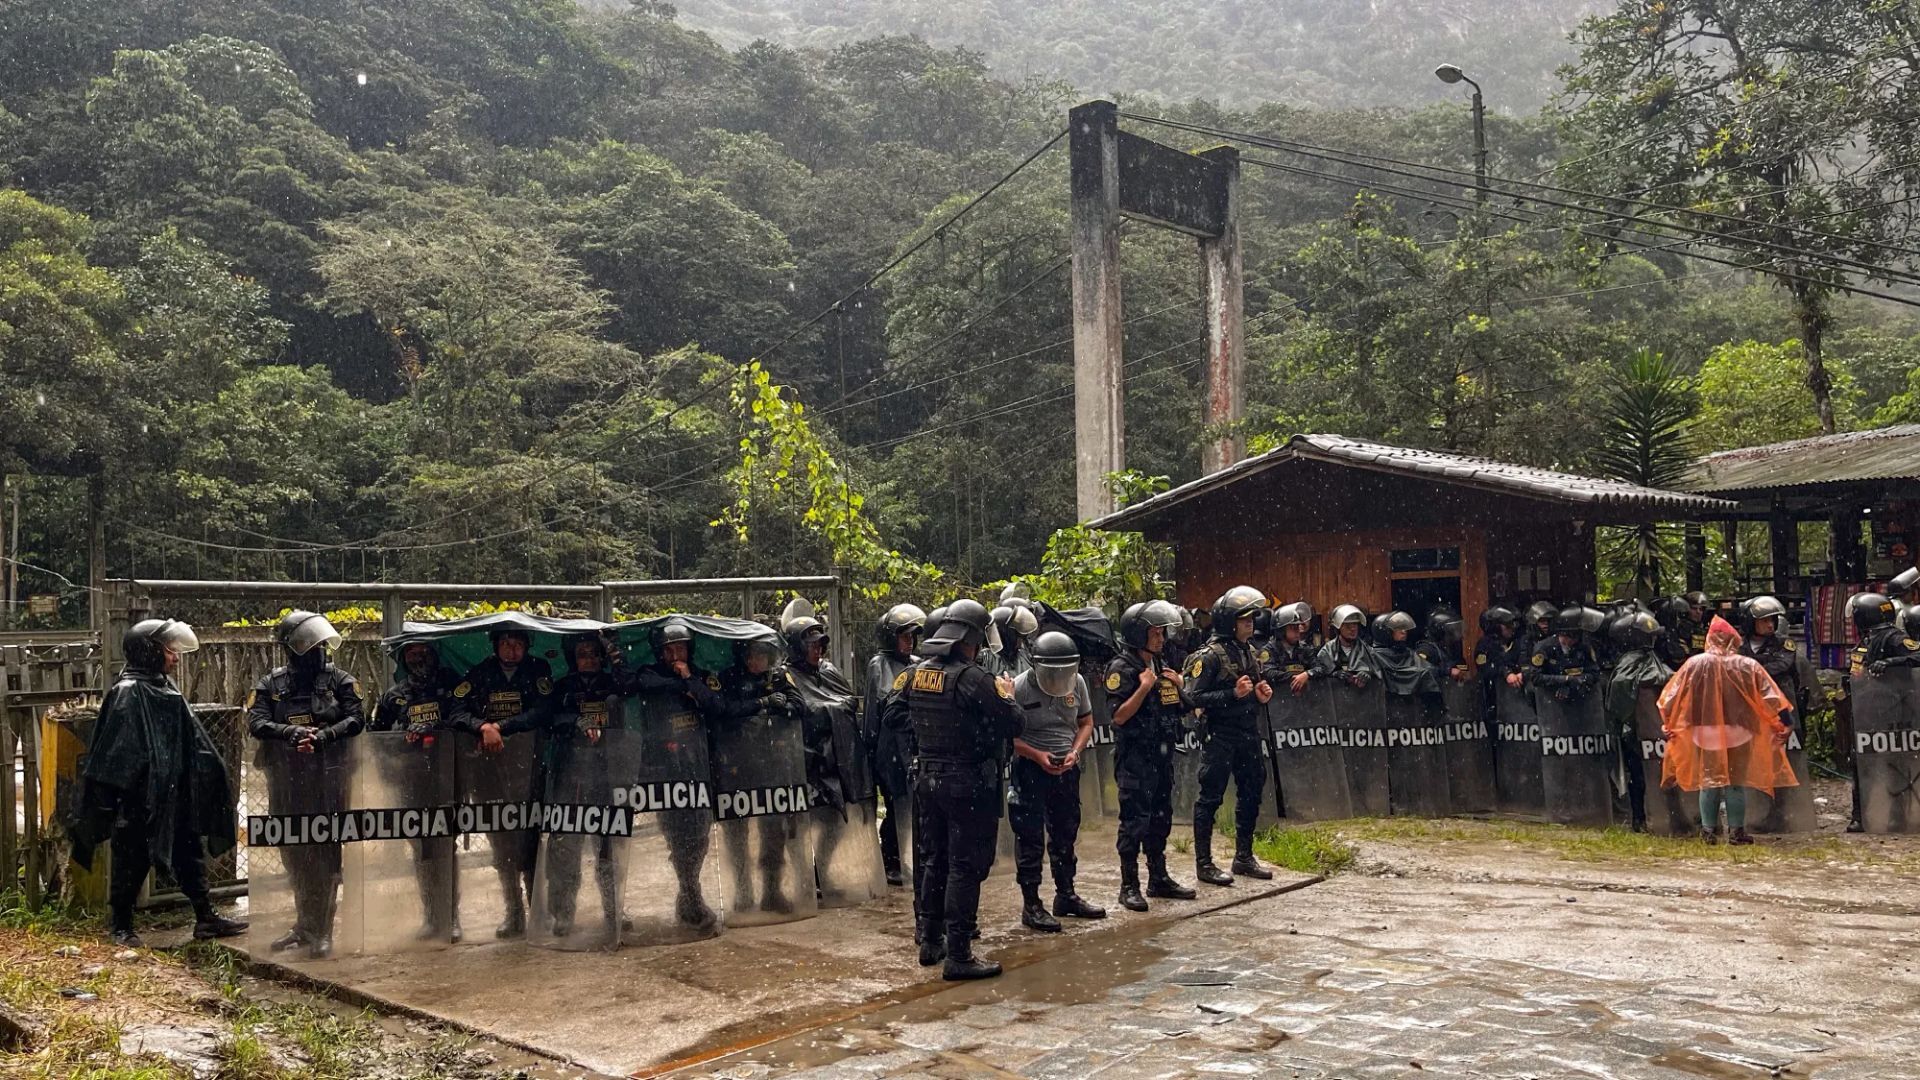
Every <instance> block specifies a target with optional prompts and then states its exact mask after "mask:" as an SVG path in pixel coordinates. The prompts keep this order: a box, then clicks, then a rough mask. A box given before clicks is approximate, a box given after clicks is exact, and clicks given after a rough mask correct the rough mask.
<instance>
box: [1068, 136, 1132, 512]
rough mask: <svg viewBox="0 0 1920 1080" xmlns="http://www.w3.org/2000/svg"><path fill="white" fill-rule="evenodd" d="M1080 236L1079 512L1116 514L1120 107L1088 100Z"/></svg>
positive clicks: (1121, 458) (1076, 163)
mask: <svg viewBox="0 0 1920 1080" xmlns="http://www.w3.org/2000/svg"><path fill="white" fill-rule="evenodd" d="M1067 124H1068V136H1067V140H1068V142H1067V145H1068V150H1069V157H1070V159H1071V164H1070V167H1069V171H1070V180H1069V183H1070V190H1071V210H1072V213H1071V216H1072V230H1073V431H1074V506H1075V509H1076V510H1077V511H1078V513H1079V515H1080V520H1082V521H1091V520H1092V519H1094V518H1097V517H1101V516H1102V515H1105V514H1109V513H1112V512H1113V509H1114V505H1113V493H1112V492H1110V491H1108V490H1107V483H1106V478H1107V474H1108V473H1115V472H1119V471H1120V470H1121V469H1124V468H1126V463H1127V442H1126V411H1125V410H1126V404H1125V397H1124V394H1125V386H1126V382H1125V376H1124V368H1123V365H1122V362H1121V349H1122V341H1123V339H1124V329H1123V326H1122V319H1121V315H1120V109H1119V107H1118V106H1116V105H1115V104H1114V103H1113V102H1111V101H1089V102H1087V103H1086V104H1084V105H1080V106H1077V107H1075V108H1074V109H1073V110H1072V111H1070V112H1069V113H1068V114H1067Z"/></svg>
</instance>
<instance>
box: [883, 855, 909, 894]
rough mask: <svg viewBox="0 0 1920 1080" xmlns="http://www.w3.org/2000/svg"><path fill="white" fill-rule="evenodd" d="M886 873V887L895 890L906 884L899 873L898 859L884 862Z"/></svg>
mask: <svg viewBox="0 0 1920 1080" xmlns="http://www.w3.org/2000/svg"><path fill="white" fill-rule="evenodd" d="M886 871H887V884H888V885H890V886H892V887H894V888H896V889H897V888H899V887H900V886H902V885H905V884H906V883H907V879H906V877H905V876H904V875H903V874H901V872H900V860H899V859H888V860H886Z"/></svg>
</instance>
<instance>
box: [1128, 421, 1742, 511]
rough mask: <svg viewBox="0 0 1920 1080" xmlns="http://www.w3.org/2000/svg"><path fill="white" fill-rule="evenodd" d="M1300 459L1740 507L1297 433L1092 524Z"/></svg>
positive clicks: (1647, 505)
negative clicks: (1265, 449) (1275, 445)
mask: <svg viewBox="0 0 1920 1080" xmlns="http://www.w3.org/2000/svg"><path fill="white" fill-rule="evenodd" d="M1299 460H1307V461H1326V462H1331V463H1334V464H1338V465H1349V466H1354V467H1357V468H1363V469H1372V470H1375V471H1378V472H1386V473H1393V474H1396V475H1400V476H1412V477H1425V478H1429V479H1432V480H1434V481H1437V482H1439V483H1443V484H1456V485H1460V486H1463V487H1475V488H1480V489H1483V490H1488V491H1495V492H1500V493H1504V494H1509V495H1519V496H1523V497H1527V498H1536V499H1546V500H1551V501H1554V502H1561V503H1569V504H1572V505H1576V506H1595V507H1606V508H1614V509H1623V510H1634V511H1647V510H1655V511H1662V512H1671V513H1674V514H1676V515H1680V516H1688V515H1693V514H1701V513H1713V512H1715V511H1729V510H1733V509H1735V504H1733V503H1731V502H1727V501H1726V500H1723V499H1716V498H1711V497H1709V496H1705V495H1700V494H1694V493H1688V492H1680V491H1665V490H1662V489H1660V488H1649V487H1640V486H1638V485H1636V484H1623V483H1620V482H1618V481H1614V480H1599V479H1596V478H1594V477H1591V476H1577V475H1575V474H1573V473H1563V472H1554V471H1553V470H1551V469H1536V468H1532V467H1530V466H1526V465H1513V464H1509V463H1508V462H1504V461H1494V460H1493V459H1491V458H1482V457H1471V456H1468V455H1465V454H1448V453H1444V452H1442V451H1438V450H1416V449H1413V448H1411V447H1405V446H1390V445H1388V444H1386V443H1377V442H1369V441H1367V440H1365V439H1350V438H1348V437H1346V436H1345V435H1295V436H1294V437H1293V438H1291V439H1288V440H1287V441H1286V443H1285V444H1284V445H1281V446H1278V447H1275V448H1274V449H1272V450H1269V451H1267V452H1266V453H1264V454H1261V455H1260V456H1258V457H1251V458H1247V459H1245V460H1244V461H1238V462H1235V463H1234V464H1232V465H1229V466H1227V467H1226V468H1224V469H1221V470H1220V471H1219V472H1216V473H1212V474H1209V475H1207V476H1203V477H1201V478H1200V479H1198V480H1194V481H1191V482H1189V483H1186V484H1182V485H1180V486H1179V487H1177V488H1174V489H1173V490H1171V491H1164V492H1161V493H1160V494H1158V495H1155V496H1154V497H1153V498H1151V499H1148V500H1146V501H1145V502H1140V503H1135V504H1134V505H1132V506H1129V507H1126V508H1125V509H1123V510H1117V511H1115V512H1114V513H1111V514H1108V515H1107V516H1105V517H1103V518H1100V519H1098V520H1096V521H1093V522H1091V523H1090V524H1091V525H1092V526H1093V527H1094V528H1097V529H1133V528H1138V527H1139V524H1140V523H1141V522H1143V521H1145V520H1146V519H1148V518H1151V517H1154V516H1156V515H1158V514H1160V513H1161V512H1162V511H1165V510H1167V509H1169V508H1171V507H1173V506H1174V505H1176V504H1178V503H1182V502H1185V501H1186V500H1188V499H1191V498H1193V497H1195V496H1197V495H1203V494H1205V493H1207V492H1210V491H1214V490H1216V489H1218V488H1222V487H1225V486H1227V485H1229V484H1232V483H1234V482H1236V481H1238V480H1240V479H1241V478H1243V477H1247V476H1251V475H1253V474H1255V473H1259V472H1265V471H1266V470H1268V469H1271V468H1273V467H1275V466H1277V465H1282V464H1285V463H1286V462H1289V461H1299Z"/></svg>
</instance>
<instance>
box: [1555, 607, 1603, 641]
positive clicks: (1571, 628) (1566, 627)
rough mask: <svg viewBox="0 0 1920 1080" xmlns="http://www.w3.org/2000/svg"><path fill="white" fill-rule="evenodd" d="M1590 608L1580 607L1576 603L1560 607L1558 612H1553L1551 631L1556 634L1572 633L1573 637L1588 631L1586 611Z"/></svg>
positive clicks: (1597, 613)
mask: <svg viewBox="0 0 1920 1080" xmlns="http://www.w3.org/2000/svg"><path fill="white" fill-rule="evenodd" d="M1591 610H1592V609H1591V608H1585V607H1581V606H1580V605H1578V604H1574V605H1571V606H1569V607H1563V608H1561V609H1560V610H1559V611H1558V612H1556V613H1554V616H1553V632H1554V633H1556V634H1572V635H1574V636H1575V637H1578V636H1579V635H1581V634H1585V633H1588V632H1589V631H1588V626H1587V612H1588V611H1591ZM1593 613H1594V614H1595V615H1599V614H1600V613H1599V612H1597V611H1595V612H1593Z"/></svg>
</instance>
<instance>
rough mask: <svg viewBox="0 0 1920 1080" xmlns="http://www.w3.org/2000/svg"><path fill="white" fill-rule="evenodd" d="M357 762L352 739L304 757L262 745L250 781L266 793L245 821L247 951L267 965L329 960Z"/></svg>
mask: <svg viewBox="0 0 1920 1080" xmlns="http://www.w3.org/2000/svg"><path fill="white" fill-rule="evenodd" d="M355 761H356V757H355V753H354V748H353V745H352V740H350V739H349V740H341V741H339V742H332V743H328V744H327V745H325V746H323V747H321V748H320V749H319V750H317V751H314V752H312V753H302V752H301V751H300V750H298V749H296V748H295V746H294V744H293V743H290V742H283V741H280V740H273V741H261V742H259V743H257V744H256V745H255V747H254V754H253V756H252V759H251V765H250V768H249V772H248V775H247V779H246V785H247V787H248V788H249V790H251V791H253V792H255V793H264V794H265V795H266V808H267V812H266V813H265V814H257V815H253V816H250V817H248V819H247V879H248V888H247V916H248V920H249V922H250V924H251V925H250V927H249V929H248V931H247V938H246V946H247V951H248V952H249V953H251V954H252V955H254V956H256V957H259V958H261V959H264V960H274V961H277V962H280V963H294V964H298V963H303V962H305V961H307V960H320V959H326V955H325V954H326V952H327V947H328V946H330V945H332V944H333V941H334V934H335V933H336V931H337V930H338V926H337V915H338V906H339V885H340V870H341V849H342V846H343V845H342V844H341V841H340V835H341V829H342V824H343V822H344V821H345V820H346V819H347V818H348V816H349V815H348V814H347V810H348V809H349V806H350V801H349V796H350V794H351V790H352V782H353V766H354V764H355ZM256 805H257V804H256Z"/></svg>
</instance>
